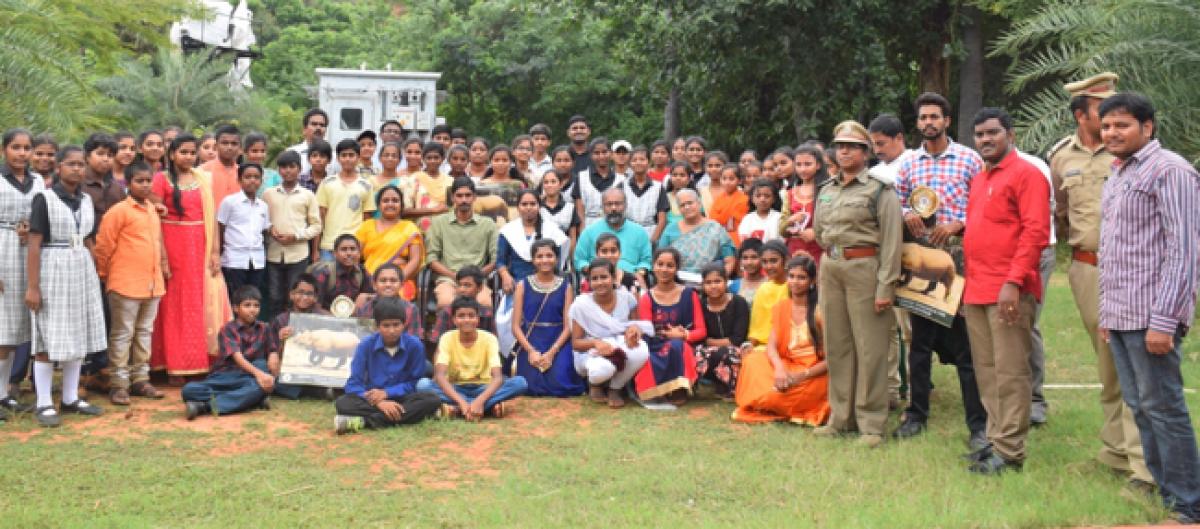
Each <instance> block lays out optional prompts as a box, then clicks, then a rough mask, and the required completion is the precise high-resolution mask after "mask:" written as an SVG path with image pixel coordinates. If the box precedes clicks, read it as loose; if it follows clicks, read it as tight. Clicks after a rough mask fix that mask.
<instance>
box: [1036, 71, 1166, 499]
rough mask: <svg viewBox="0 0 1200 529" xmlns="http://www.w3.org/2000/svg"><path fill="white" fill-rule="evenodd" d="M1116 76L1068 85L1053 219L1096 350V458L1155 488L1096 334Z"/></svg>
mask: <svg viewBox="0 0 1200 529" xmlns="http://www.w3.org/2000/svg"><path fill="white" fill-rule="evenodd" d="M1116 83H1117V75H1116V74H1114V73H1110V72H1105V73H1102V74H1099V75H1096V76H1093V77H1090V78H1088V79H1084V80H1082V81H1078V82H1074V83H1071V84H1068V85H1066V86H1064V88H1065V89H1066V90H1067V92H1069V93H1070V94H1071V113H1072V114H1074V115H1075V122H1076V128H1075V134H1072V135H1070V136H1067V137H1065V138H1063V139H1062V140H1061V141H1059V142H1058V143H1057V144H1055V145H1054V147H1053V148H1051V149H1050V152H1049V155H1048V159H1049V160H1050V174H1051V176H1052V177H1053V179H1054V197H1055V203H1056V204H1057V205H1056V207H1055V208H1054V220H1055V222H1057V224H1058V233H1061V234H1066V235H1067V240H1068V242H1070V244H1071V254H1072V255H1071V266H1070V269H1069V270H1068V272H1067V274H1068V278H1069V279H1070V282H1071V292H1072V293H1074V295H1075V306H1076V307H1077V308H1078V309H1079V315H1080V317H1081V318H1082V319H1083V326H1084V328H1086V329H1087V332H1088V335H1089V337H1090V338H1091V340H1092V349H1094V350H1095V351H1096V364H1097V369H1098V370H1099V372H1100V385H1101V388H1102V389H1101V390H1100V407H1101V409H1103V411H1104V426H1103V427H1101V429H1100V441H1101V442H1102V443H1103V444H1104V447H1103V448H1101V449H1100V453H1099V454H1097V455H1096V459H1098V460H1100V462H1101V463H1104V464H1105V465H1108V466H1109V467H1112V468H1113V469H1114V470H1116V471H1118V472H1121V473H1122V474H1126V475H1129V476H1130V485H1131V487H1135V488H1141V489H1152V488H1153V486H1154V485H1153V483H1154V478H1153V477H1151V476H1150V470H1149V469H1147V468H1146V461H1145V459H1143V457H1142V441H1141V437H1140V436H1139V435H1138V429H1137V424H1135V423H1134V421H1133V414H1132V413H1131V412H1130V411H1129V407H1128V406H1126V405H1125V403H1124V401H1123V400H1122V399H1121V385H1120V384H1119V383H1118V380H1117V371H1116V368H1115V367H1114V366H1113V357H1112V352H1111V351H1110V350H1109V348H1108V343H1106V342H1105V341H1104V339H1103V338H1102V337H1101V335H1100V332H1099V330H1098V326H1099V325H1098V324H1099V317H1100V269H1099V268H1098V267H1097V263H1098V259H1097V258H1098V256H1097V250H1098V249H1099V246H1100V195H1101V193H1102V192H1103V190H1104V182H1105V180H1106V179H1107V178H1108V175H1109V173H1111V172H1112V165H1113V161H1114V160H1116V158H1115V157H1114V156H1113V155H1112V154H1109V153H1108V151H1106V150H1104V143H1103V142H1102V141H1101V139H1100V115H1099V113H1098V112H1097V109H1099V108H1100V102H1101V101H1103V100H1105V99H1107V98H1108V97H1109V96H1112V95H1113V94H1115V93H1116Z"/></svg>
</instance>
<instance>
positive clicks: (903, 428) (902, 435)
mask: <svg viewBox="0 0 1200 529" xmlns="http://www.w3.org/2000/svg"><path fill="white" fill-rule="evenodd" d="M924 432H925V421H916V420H906V421H904V423H903V424H901V425H900V427H899V428H896V431H894V432H892V437H895V438H896V439H908V438H909V437H916V436H918V435H921V434H922V433H924Z"/></svg>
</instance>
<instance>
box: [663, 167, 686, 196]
mask: <svg viewBox="0 0 1200 529" xmlns="http://www.w3.org/2000/svg"><path fill="white" fill-rule="evenodd" d="M676 167H682V168H683V170H684V171H687V173H688V176H689V178H690V176H691V174H692V166H691V165H688V163H687V162H671V163H669V164H667V176H666V177H665V178H663V180H664V182H663V189H666V190H667V192H668V193H671V192H674V191H677V189H675V186H674V182H671V173H674V172H675V168H676ZM692 185H693V183H692V182H691V181H690V179H689V181H688V184H687V185H686V186H684V188H691V187H692Z"/></svg>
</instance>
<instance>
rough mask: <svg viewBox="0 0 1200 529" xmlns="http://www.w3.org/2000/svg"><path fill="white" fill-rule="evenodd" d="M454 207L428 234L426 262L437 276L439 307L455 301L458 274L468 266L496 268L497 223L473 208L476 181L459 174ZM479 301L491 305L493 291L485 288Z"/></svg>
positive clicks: (488, 270) (452, 191)
mask: <svg viewBox="0 0 1200 529" xmlns="http://www.w3.org/2000/svg"><path fill="white" fill-rule="evenodd" d="M450 197H451V200H453V202H454V210H453V211H449V212H446V213H443V214H441V215H438V216H437V217H434V219H433V223H432V224H430V226H429V231H428V232H426V233H425V245H426V246H427V247H428V254H427V255H426V257H425V263H426V264H427V265H428V266H429V270H430V271H432V272H433V273H434V274H435V276H436V277H437V286H436V287H435V288H434V289H433V293H434V295H435V296H437V306H438V308H439V309H441V308H443V307H448V306H450V303H451V302H452V301H454V297H455V295H456V291H457V285H455V283H454V274H456V273H457V272H458V270H459V269H460V268H462V267H464V266H467V265H475V266H478V267H479V268H480V269H482V270H483V273H484V274H485V275H490V274H491V273H492V271H493V270H495V268H496V237H497V230H496V223H495V222H493V221H492V219H489V218H487V217H485V216H482V215H476V214H475V213H474V211H473V209H472V208H473V206H474V204H475V182H473V181H471V179H470V178H467V177H462V176H460V177H458V178H455V179H454V183H452V184H450ZM479 301H480V302H485V301H486V303H485V304H486V305H487V306H489V307H490V306H491V290H490V289H488V288H487V287H484V288H483V290H482V292H480V294H479Z"/></svg>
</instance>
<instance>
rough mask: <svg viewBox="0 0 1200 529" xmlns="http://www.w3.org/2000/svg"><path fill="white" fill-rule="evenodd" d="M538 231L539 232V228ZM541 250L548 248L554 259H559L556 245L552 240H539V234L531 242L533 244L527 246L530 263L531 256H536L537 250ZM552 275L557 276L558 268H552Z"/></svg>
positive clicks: (539, 222)
mask: <svg viewBox="0 0 1200 529" xmlns="http://www.w3.org/2000/svg"><path fill="white" fill-rule="evenodd" d="M538 224H539V225H540V224H541V221H540V220H539V221H538ZM539 231H541V230H540V227H539ZM541 248H549V249H550V251H551V252H554V257H555V259H557V258H558V257H559V254H558V245H557V244H555V243H554V241H553V240H550V239H543V238H541V233H539V234H538V238H537V239H536V240H534V241H533V244H531V245H529V259H530V260H531V261H532V260H533V256H535V255H537V252H538V250H539V249H541ZM554 274H555V275H558V266H555V267H554Z"/></svg>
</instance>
